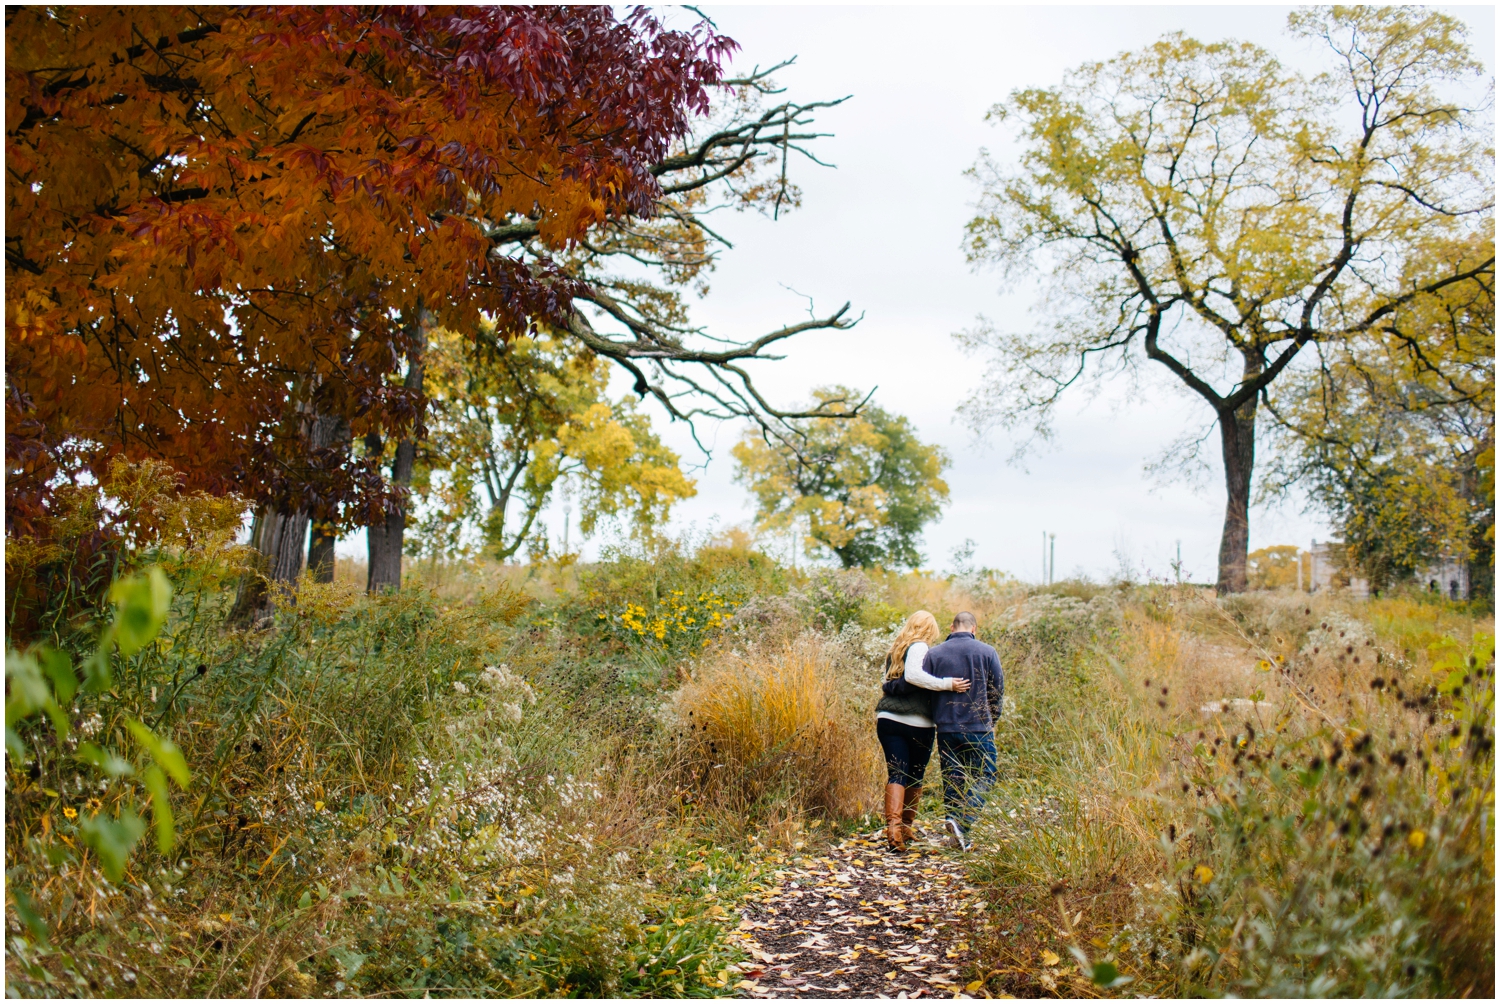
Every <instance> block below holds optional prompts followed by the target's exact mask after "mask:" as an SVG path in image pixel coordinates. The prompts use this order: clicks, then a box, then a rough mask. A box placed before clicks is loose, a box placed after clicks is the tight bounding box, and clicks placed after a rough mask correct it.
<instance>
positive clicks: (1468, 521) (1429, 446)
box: [1263, 239, 1495, 591]
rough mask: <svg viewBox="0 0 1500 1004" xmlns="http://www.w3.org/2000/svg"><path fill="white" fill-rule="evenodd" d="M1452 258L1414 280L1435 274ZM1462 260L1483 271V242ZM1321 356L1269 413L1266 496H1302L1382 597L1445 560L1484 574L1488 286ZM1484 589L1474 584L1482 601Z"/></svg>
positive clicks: (1451, 290)
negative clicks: (1291, 492) (1302, 491)
mask: <svg viewBox="0 0 1500 1004" xmlns="http://www.w3.org/2000/svg"><path fill="white" fill-rule="evenodd" d="M1460 253H1462V252H1460ZM1454 254H1455V252H1454V251H1453V250H1451V249H1446V248H1444V249H1441V250H1439V251H1438V252H1437V253H1436V254H1435V255H1433V256H1432V259H1435V261H1436V263H1437V264H1436V266H1434V263H1433V260H1432V259H1429V258H1428V257H1426V256H1421V255H1418V256H1414V257H1413V259H1412V261H1411V265H1410V267H1411V268H1412V269H1414V270H1417V271H1418V272H1419V273H1420V272H1422V271H1425V270H1427V269H1431V268H1433V267H1438V268H1441V267H1443V265H1444V264H1445V263H1446V262H1448V261H1450V260H1451V259H1452V258H1453V257H1454ZM1467 255H1468V256H1469V258H1470V259H1471V260H1473V261H1484V260H1486V259H1489V258H1492V257H1493V255H1494V251H1493V243H1492V241H1491V240H1489V239H1481V240H1476V241H1474V242H1473V243H1472V244H1470V246H1469V248H1468V249H1467ZM1418 281H1421V280H1420V279H1418ZM1317 356H1318V365H1317V366H1316V367H1307V368H1304V369H1301V370H1299V371H1296V372H1294V373H1293V374H1292V376H1291V378H1290V379H1288V380H1284V381H1282V383H1281V384H1280V385H1278V387H1277V388H1276V390H1275V393H1274V394H1272V395H1271V397H1270V399H1269V402H1268V404H1269V408H1270V411H1271V414H1272V415H1273V416H1274V418H1275V420H1276V421H1275V424H1274V425H1273V427H1272V431H1273V437H1274V442H1275V443H1276V445H1277V454H1276V457H1275V459H1274V461H1273V463H1272V464H1271V465H1270V467H1269V469H1268V472H1267V473H1268V477H1267V478H1266V480H1265V482H1264V484H1263V489H1264V490H1265V491H1266V492H1267V493H1272V494H1274V493H1277V492H1284V491H1286V490H1288V489H1289V488H1290V487H1291V486H1293V485H1296V484H1302V485H1305V486H1307V488H1308V489H1309V491H1310V493H1311V496H1312V500H1313V502H1314V503H1315V504H1317V505H1318V506H1319V507H1320V508H1322V509H1323V510H1324V511H1325V512H1327V513H1328V514H1329V515H1330V517H1331V518H1332V519H1333V522H1334V524H1335V526H1336V527H1338V529H1339V531H1340V533H1341V535H1342V536H1343V539H1344V544H1345V553H1346V555H1347V558H1348V560H1349V561H1350V562H1351V564H1352V565H1353V567H1354V568H1355V569H1357V571H1358V572H1359V573H1360V574H1362V575H1363V576H1364V577H1365V578H1367V579H1368V580H1369V581H1370V582H1371V584H1373V585H1374V586H1376V587H1377V588H1380V587H1383V586H1387V585H1390V584H1392V583H1394V582H1398V581H1400V580H1403V579H1406V578H1409V577H1410V576H1411V575H1412V574H1413V573H1414V572H1418V571H1420V570H1422V569H1424V568H1427V567H1429V566H1431V565H1433V564H1435V563H1436V562H1438V561H1440V560H1443V559H1450V560H1456V561H1472V562H1473V563H1474V564H1475V565H1476V566H1479V567H1493V562H1494V532H1495V530H1494V527H1495V511H1494V477H1495V473H1494V463H1495V462H1494V449H1495V291H1494V284H1493V281H1492V280H1490V279H1488V278H1485V279H1481V278H1475V279H1473V280H1470V281H1468V282H1465V283H1457V284H1453V285H1450V286H1446V287H1444V288H1443V289H1442V290H1441V291H1440V292H1439V293H1437V294H1435V295H1432V296H1427V297H1422V298H1419V299H1417V300H1413V301H1411V302H1409V303H1407V304H1404V305H1403V306H1402V308H1401V309H1399V310H1397V311H1395V312H1393V313H1391V314H1389V315H1388V316H1387V317H1386V318H1385V319H1384V320H1383V321H1382V322H1381V324H1380V325H1379V327H1378V328H1377V329H1376V330H1375V331H1373V332H1371V333H1370V335H1369V337H1366V338H1361V339H1358V340H1353V341H1345V342H1335V343H1331V344H1325V345H1318V346H1317ZM1486 578H1487V577H1486V576H1483V575H1475V576H1474V582H1475V584H1476V586H1477V587H1479V588H1480V590H1481V591H1483V587H1484V583H1485V580H1486Z"/></svg>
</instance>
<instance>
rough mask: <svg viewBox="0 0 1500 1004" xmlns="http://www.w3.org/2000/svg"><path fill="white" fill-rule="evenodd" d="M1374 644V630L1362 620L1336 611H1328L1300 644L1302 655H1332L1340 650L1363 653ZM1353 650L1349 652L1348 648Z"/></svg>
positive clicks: (1357, 653) (1351, 653) (1346, 652)
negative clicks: (1303, 642) (1302, 643)
mask: <svg viewBox="0 0 1500 1004" xmlns="http://www.w3.org/2000/svg"><path fill="white" fill-rule="evenodd" d="M1374 644H1375V632H1374V631H1373V630H1372V629H1371V628H1370V625H1368V624H1366V623H1364V622H1363V621H1359V620H1355V619H1354V618H1353V617H1350V616H1348V615H1347V614H1343V613H1340V612H1338V611H1337V610H1331V611H1329V612H1328V613H1327V614H1326V615H1325V616H1324V617H1323V619H1322V620H1321V621H1320V622H1319V624H1318V626H1317V627H1315V628H1313V629H1312V630H1311V631H1309V632H1307V642H1306V643H1305V644H1304V645H1303V646H1302V655H1304V656H1311V655H1332V656H1337V655H1338V654H1339V653H1340V652H1343V653H1345V654H1349V655H1360V654H1365V653H1363V650H1365V649H1370V648H1371V647H1372V646H1373V645H1374ZM1350 649H1352V650H1353V651H1352V652H1350V651H1349V650H1350Z"/></svg>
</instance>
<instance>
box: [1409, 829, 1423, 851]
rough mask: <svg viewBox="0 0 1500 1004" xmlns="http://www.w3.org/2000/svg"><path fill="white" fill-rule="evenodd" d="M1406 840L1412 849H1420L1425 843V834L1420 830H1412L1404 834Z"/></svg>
mask: <svg viewBox="0 0 1500 1004" xmlns="http://www.w3.org/2000/svg"><path fill="white" fill-rule="evenodd" d="M1406 842H1407V843H1408V844H1410V845H1411V849H1412V850H1414V851H1420V850H1421V849H1422V846H1423V845H1424V844H1426V843H1427V834H1426V833H1425V832H1424V831H1422V830H1412V831H1411V832H1410V833H1408V834H1407V835H1406Z"/></svg>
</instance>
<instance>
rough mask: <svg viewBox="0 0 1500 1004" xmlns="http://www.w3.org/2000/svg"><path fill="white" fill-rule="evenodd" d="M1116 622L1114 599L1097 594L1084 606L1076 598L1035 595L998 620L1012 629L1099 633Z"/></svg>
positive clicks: (1050, 594) (1118, 615)
mask: <svg viewBox="0 0 1500 1004" xmlns="http://www.w3.org/2000/svg"><path fill="white" fill-rule="evenodd" d="M1119 620H1120V606H1119V604H1118V603H1116V602H1115V600H1114V598H1113V597H1111V596H1109V595H1107V594H1100V595H1098V596H1095V597H1094V598H1093V599H1091V600H1089V601H1088V602H1087V603H1085V602H1084V601H1083V600H1080V599H1078V598H1077V597H1076V596H1058V595H1056V594H1053V593H1037V594H1035V595H1032V596H1028V597H1026V599H1025V601H1024V602H1022V603H1020V604H1018V605H1017V606H1014V607H1011V608H1010V610H1009V611H1008V612H1007V614H1006V615H1005V617H1004V618H1003V620H1002V623H1003V626H1004V627H1006V628H1010V629H1012V630H1014V629H1016V628H1023V627H1026V626H1027V625H1029V624H1038V625H1042V624H1055V625H1059V626H1062V627H1069V628H1077V629H1088V630H1095V631H1097V630H1099V629H1100V628H1105V627H1110V626H1113V625H1115V624H1117V623H1119Z"/></svg>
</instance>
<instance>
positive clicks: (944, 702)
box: [875, 610, 1005, 851]
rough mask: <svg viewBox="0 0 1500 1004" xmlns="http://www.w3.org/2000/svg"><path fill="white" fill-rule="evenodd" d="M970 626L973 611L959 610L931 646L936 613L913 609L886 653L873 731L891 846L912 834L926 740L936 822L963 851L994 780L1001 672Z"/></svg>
mask: <svg viewBox="0 0 1500 1004" xmlns="http://www.w3.org/2000/svg"><path fill="white" fill-rule="evenodd" d="M978 626H979V623H978V621H976V620H975V619H974V615H973V614H971V613H967V612H965V613H961V614H959V615H958V616H956V617H954V618H953V627H952V630H951V631H950V632H949V634H948V638H947V640H946V641H944V642H943V643H942V644H938V645H935V644H934V643H935V642H936V641H937V639H938V626H937V619H936V618H934V617H933V616H932V614H930V613H928V612H927V611H926V610H918V611H917V612H916V613H914V614H912V615H911V616H910V617H908V618H907V619H906V624H905V625H903V626H902V628H901V630H900V632H899V633H897V635H896V640H895V641H894V642H892V643H891V649H890V651H889V652H888V653H886V657H885V684H884V687H883V690H884V692H885V693H884V696H883V697H881V699H880V703H879V704H877V705H876V706H875V734H876V735H877V736H878V737H879V738H880V747H881V749H883V750H884V751H885V765H886V774H887V783H886V786H885V835H886V839H887V840H888V841H889V842H890V845H891V847H892V848H894V849H895V850H898V851H903V850H905V849H906V842H907V841H908V840H910V839H911V838H912V824H913V823H914V822H915V821H916V818H917V803H918V802H919V801H920V800H921V798H922V777H923V775H925V774H926V773H927V762H928V760H930V759H931V758H932V744H933V739H934V738H936V740H937V748H938V762H939V763H940V764H941V765H942V768H943V805H944V809H945V812H946V815H947V819H946V820H945V821H944V825H945V826H946V827H947V830H948V832H949V833H950V834H951V835H952V836H953V838H954V839H955V840H956V841H957V842H958V846H959V847H960V848H962V849H963V850H965V851H967V850H968V849H969V846H970V845H969V828H970V827H971V826H972V825H973V824H974V820H975V818H976V817H977V816H978V814H979V809H980V807H981V806H982V805H983V804H984V796H985V793H986V792H988V791H989V789H990V786H991V785H992V784H994V782H995V719H997V718H999V717H1000V707H1001V701H1002V699H1003V698H1004V695H1005V676H1004V674H1003V673H1002V672H1001V671H1000V657H999V656H998V655H996V654H995V650H994V649H993V648H990V646H988V645H986V644H985V643H984V642H982V641H979V640H978V639H977V638H975V637H974V631H975V629H976V628H978Z"/></svg>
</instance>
